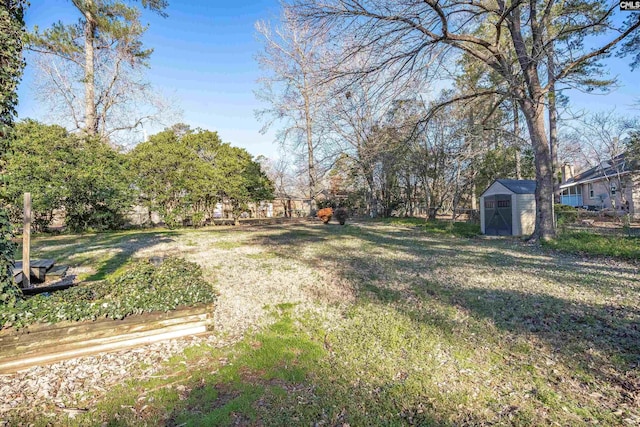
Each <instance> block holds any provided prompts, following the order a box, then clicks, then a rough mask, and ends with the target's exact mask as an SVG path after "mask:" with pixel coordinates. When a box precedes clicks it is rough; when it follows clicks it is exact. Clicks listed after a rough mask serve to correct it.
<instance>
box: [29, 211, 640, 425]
mask: <svg viewBox="0 0 640 427" xmlns="http://www.w3.org/2000/svg"><path fill="white" fill-rule="evenodd" d="M32 253H34V256H38V257H52V258H57V259H58V260H59V261H60V262H61V263H68V264H71V265H72V266H73V267H74V269H75V270H74V271H75V272H76V273H77V274H79V275H81V276H82V277H84V278H86V279H97V278H102V277H104V276H105V275H106V274H109V273H111V272H114V271H117V270H118V269H119V268H120V267H121V266H122V265H123V263H124V262H126V261H127V260H128V259H129V258H132V257H133V258H144V257H149V256H152V255H157V254H160V255H163V254H180V255H181V256H183V257H185V258H187V259H189V260H191V261H194V262H197V263H198V264H200V265H201V266H202V267H203V269H204V271H205V276H207V277H209V278H210V279H211V280H213V281H215V283H216V288H217V290H218V291H219V292H220V296H219V298H218V301H217V305H218V306H217V311H216V319H215V322H216V333H218V334H242V336H243V337H244V338H243V339H242V340H241V341H240V342H239V343H237V344H235V345H233V346H230V347H226V348H221V349H220V348H218V349H214V348H210V347H207V346H198V347H192V348H190V349H188V351H186V352H185V353H184V354H183V355H180V356H176V357H174V358H173V359H172V360H169V361H168V362H166V366H164V368H163V370H162V372H161V373H160V374H156V375H154V376H153V377H152V378H151V377H150V378H144V377H136V376H135V375H132V376H131V377H132V379H131V380H130V381H129V382H128V383H127V384H124V385H122V386H121V387H119V388H115V389H110V390H106V391H105V392H104V394H102V395H99V396H96V395H93V396H87V397H84V398H79V399H80V400H79V401H78V402H76V404H77V405H78V406H85V407H88V408H89V412H88V413H85V414H81V415H78V416H77V417H76V418H74V419H69V418H68V417H67V416H66V415H65V414H60V413H58V414H57V415H55V416H57V417H60V418H53V419H52V418H51V416H50V415H49V416H47V415H46V414H44V412H46V409H43V413H42V414H39V413H38V412H33V413H31V414H30V415H29V416H28V418H25V417H22V418H20V417H18V418H16V419H20V420H21V421H25V420H26V421H28V422H34V423H35V425H47V424H51V423H52V422H53V424H59V423H65V424H70V425H101V424H103V425H114V426H115V425H172V426H176V425H181V426H183V425H184V426H191V425H194V426H198V425H207V426H208V425H269V426H270V425H283V426H290V425H314V424H315V425H351V426H367V425H437V426H454V425H474V426H475V425H489V424H491V425H496V424H497V425H530V426H537V425H562V426H565V425H585V424H599V425H621V426H629V425H639V424H640V409H639V408H640V278H639V275H638V266H637V265H634V264H631V263H627V262H626V261H623V260H619V261H617V260H612V259H584V258H582V257H580V256H579V255H571V254H564V253H556V252H553V253H550V252H548V251H546V250H541V249H539V248H537V247H534V246H530V245H526V244H524V243H522V242H519V241H515V240H498V239H491V240H489V239H475V238H464V237H457V236H455V233H450V232H439V231H438V230H430V229H429V228H425V227H416V225H415V224H397V223H396V224H390V223H384V222H365V223H362V224H351V225H349V224H348V225H347V226H344V227H341V226H339V225H335V224H330V225H328V226H323V225H322V224H319V223H305V224H295V225H285V226H282V225H280V226H269V227H259V228H258V227H256V228H242V229H222V228H212V229H203V230H195V231H194V230H189V231H149V232H126V233H110V234H98V235H86V236H55V237H43V238H37V239H35V242H34V245H33V250H32ZM83 399H84V400H83ZM17 415H20V414H17Z"/></svg>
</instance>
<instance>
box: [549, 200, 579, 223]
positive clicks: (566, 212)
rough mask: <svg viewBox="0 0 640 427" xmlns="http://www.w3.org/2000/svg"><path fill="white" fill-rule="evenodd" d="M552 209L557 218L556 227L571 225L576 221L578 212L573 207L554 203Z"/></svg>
mask: <svg viewBox="0 0 640 427" xmlns="http://www.w3.org/2000/svg"><path fill="white" fill-rule="evenodd" d="M553 209H554V211H555V213H556V216H557V218H558V225H563V224H572V223H574V222H576V221H577V220H578V211H577V210H576V208H574V207H573V206H567V205H561V204H559V203H556V204H555V205H553Z"/></svg>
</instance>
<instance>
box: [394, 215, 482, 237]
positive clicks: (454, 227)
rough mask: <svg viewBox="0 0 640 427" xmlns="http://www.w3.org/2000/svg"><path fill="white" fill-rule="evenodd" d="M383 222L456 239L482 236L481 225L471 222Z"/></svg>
mask: <svg viewBox="0 0 640 427" xmlns="http://www.w3.org/2000/svg"><path fill="white" fill-rule="evenodd" d="M382 221H384V222H385V223H388V224H392V225H399V226H415V227H421V228H423V229H424V230H425V231H427V232H430V233H436V234H443V235H449V236H456V237H475V236H478V235H480V225H478V224H473V223H469V222H454V221H443V220H429V221H427V220H425V219H423V218H385V219H383V220H382Z"/></svg>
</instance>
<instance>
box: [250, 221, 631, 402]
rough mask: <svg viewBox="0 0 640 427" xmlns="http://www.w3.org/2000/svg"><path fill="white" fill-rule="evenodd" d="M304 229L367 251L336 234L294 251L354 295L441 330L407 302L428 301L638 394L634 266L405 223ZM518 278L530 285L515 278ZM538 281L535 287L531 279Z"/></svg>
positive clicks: (292, 240)
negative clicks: (347, 284)
mask: <svg viewBox="0 0 640 427" xmlns="http://www.w3.org/2000/svg"><path fill="white" fill-rule="evenodd" d="M310 233H315V234H317V235H318V238H319V240H318V242H320V243H319V244H320V245H325V243H326V242H327V241H328V242H331V241H332V239H335V238H336V237H335V236H331V234H334V233H342V234H343V235H344V236H349V237H350V238H357V239H360V240H361V241H362V243H363V245H364V246H365V247H367V248H370V250H371V252H370V253H369V254H367V253H365V252H364V251H361V250H358V249H357V248H355V249H349V248H344V249H343V250H338V251H337V250H335V249H336V248H339V247H340V240H339V238H338V239H337V240H334V244H333V246H332V248H327V250H318V251H317V253H316V255H315V257H309V256H306V257H304V258H302V257H299V261H301V262H305V263H307V264H309V265H311V266H317V265H320V264H322V263H325V265H331V266H332V268H333V269H334V272H335V273H336V274H338V275H340V276H341V277H344V278H347V279H349V280H350V281H351V282H353V283H354V284H355V285H356V286H357V288H358V293H359V298H360V300H364V301H373V302H375V303H379V304H394V307H395V308H397V309H399V310H401V311H403V312H404V313H405V314H407V315H410V316H412V317H414V318H419V319H420V320H421V321H422V322H425V323H430V322H432V323H433V324H435V325H436V326H440V327H446V325H447V322H446V319H435V318H433V317H432V316H433V313H430V312H426V313H421V312H420V310H419V309H418V308H417V307H416V305H415V304H414V302H415V301H416V299H418V300H422V301H425V300H429V299H437V300H438V301H440V302H442V303H444V304H447V305H449V306H451V307H454V308H456V309H457V310H462V311H464V312H468V313H470V314H471V315H472V316H473V317H475V318H477V319H482V318H485V319H489V320H491V321H492V322H493V324H495V326H496V327H497V328H498V329H501V330H504V331H507V332H509V333H512V334H516V335H520V336H523V337H528V336H534V337H537V338H538V339H540V340H542V341H543V342H545V343H546V344H547V345H549V346H550V347H551V348H552V349H553V351H554V352H556V353H557V354H558V355H560V357H561V359H562V362H563V363H564V364H565V366H568V367H570V368H575V369H576V370H577V371H583V372H587V373H589V374H591V375H593V376H594V377H597V378H599V379H601V380H603V381H606V382H609V383H612V384H616V385H618V386H620V387H621V389H622V390H624V392H626V393H629V396H630V397H629V398H630V399H634V398H635V399H637V398H638V393H640V374H639V372H638V366H640V310H639V308H638V305H637V298H638V293H640V279H638V276H637V275H636V273H637V267H635V266H633V265H630V264H626V263H624V262H615V263H610V264H608V265H607V264H606V263H605V262H604V261H599V260H597V259H596V260H593V259H591V260H589V259H584V258H582V257H577V256H573V255H567V254H559V253H553V252H551V253H549V252H546V251H541V250H540V249H538V248H535V247H529V246H527V245H523V244H521V243H519V242H513V241H495V240H494V241H487V240H480V239H452V238H446V237H441V236H432V235H428V234H425V233H420V232H417V231H414V230H411V229H408V230H398V229H387V228H379V229H374V230H372V229H371V228H369V227H351V228H350V229H349V228H345V229H344V230H342V231H340V230H323V229H319V230H318V229H315V230H312V231H310ZM256 238H257V240H258V241H259V242H261V243H263V244H267V245H270V244H272V243H273V241H274V240H273V239H274V238H273V237H271V236H257V237H256ZM276 239H277V242H278V245H277V246H271V247H272V249H273V250H276V251H278V253H280V254H282V255H284V254H286V255H287V256H294V257H295V256H296V254H298V253H299V252H300V251H299V247H300V246H302V245H308V244H313V243H314V242H313V240H309V239H305V240H297V239H296V237H295V235H293V234H290V233H289V232H288V231H283V233H282V234H280V235H278V236H277V237H276ZM310 239H312V238H310ZM316 244H318V243H316ZM376 248H378V249H380V251H378V252H376ZM387 250H388V251H390V252H385V251H387ZM385 254H387V255H385ZM388 255H391V256H388ZM320 260H321V261H320ZM468 269H471V270H468ZM469 271H471V273H472V274H471V275H469V274H470V273H469ZM465 274H466V275H465ZM505 275H506V276H505ZM525 277H526V279H527V282H526V283H531V284H532V286H531V288H530V289H528V288H526V287H523V286H522V285H521V284H520V283H519V281H520V279H522V278H525ZM487 281H488V282H489V283H490V284H492V286H491V287H488V286H487ZM543 282H544V286H542V285H541V286H540V287H537V286H536V285H535V283H540V284H542V283H543ZM453 325H454V323H452V326H451V327H452V328H453ZM624 392H623V393H624ZM633 396H635V397H633Z"/></svg>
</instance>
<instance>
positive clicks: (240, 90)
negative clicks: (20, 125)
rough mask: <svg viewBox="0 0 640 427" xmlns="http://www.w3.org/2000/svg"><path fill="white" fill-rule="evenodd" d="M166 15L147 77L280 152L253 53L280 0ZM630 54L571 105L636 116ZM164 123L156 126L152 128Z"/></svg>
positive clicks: (231, 133) (71, 14)
mask: <svg viewBox="0 0 640 427" xmlns="http://www.w3.org/2000/svg"><path fill="white" fill-rule="evenodd" d="M169 3H170V4H169V8H168V9H167V13H168V14H169V16H168V17H167V18H162V17H159V16H157V15H155V14H152V13H149V12H145V13H144V15H143V22H148V23H149V24H150V27H149V30H148V31H147V33H146V35H145V39H144V41H145V44H146V47H150V48H153V49H154V53H153V55H152V57H151V61H150V65H151V67H150V69H149V70H147V76H148V79H149V81H150V82H151V83H152V84H153V85H154V86H155V87H156V88H158V89H160V90H161V91H162V93H164V94H165V95H167V96H168V97H169V98H171V99H173V100H175V101H176V103H177V105H178V107H179V109H180V110H181V111H182V113H183V114H182V121H183V122H185V123H187V124H189V125H191V126H192V127H202V128H205V129H209V130H214V131H218V133H219V134H220V136H221V137H222V139H223V140H224V141H227V142H231V143H232V144H234V145H237V146H240V147H243V148H246V149H247V150H248V151H249V152H250V153H251V154H253V155H255V156H257V155H260V154H262V155H266V156H268V157H277V151H278V146H277V144H276V143H275V142H274V138H275V136H274V135H275V132H273V131H270V132H269V133H267V134H266V135H262V134H260V132H259V130H260V128H261V124H260V123H259V122H258V121H257V120H256V119H255V116H254V111H255V110H256V109H257V108H260V107H261V105H260V104H259V103H258V102H257V100H256V99H255V96H254V94H253V91H254V90H255V89H256V88H257V83H256V80H257V79H258V77H259V73H260V70H259V69H258V65H257V63H256V62H255V60H254V56H255V54H256V53H257V52H258V51H259V49H260V43H259V42H258V41H257V40H256V37H255V30H254V23H255V22H256V21H257V20H261V19H273V18H275V17H277V15H278V9H279V5H278V1H277V0H234V1H216V0H211V1H203V0H192V1H189V0H169ZM76 19H77V15H76V12H75V10H74V8H73V7H72V6H71V2H70V1H69V0H47V1H44V0H32V1H31V7H30V8H29V9H28V11H27V15H26V22H27V26H28V27H29V28H31V27H33V26H34V25H38V26H40V27H41V28H45V27H47V26H49V25H50V24H51V23H53V22H55V21H57V20H62V21H63V22H72V21H74V20H76ZM628 62H629V61H628V60H627V59H623V60H620V59H616V58H611V59H610V60H608V63H609V70H610V75H612V76H618V77H619V82H620V87H619V88H618V89H616V90H615V91H614V92H613V93H612V94H609V95H606V96H604V95H590V94H581V93H577V92H575V91H574V92H572V93H570V94H569V95H570V98H571V102H572V109H573V110H589V111H603V110H609V109H611V108H613V107H615V108H616V110H617V111H619V112H620V113H621V114H625V115H638V113H640V111H639V110H638V107H637V105H635V106H634V103H636V102H637V101H638V100H639V99H640V81H639V79H638V73H637V72H633V73H632V72H631V71H630V70H629V67H628ZM33 78H34V75H33V72H32V69H31V68H30V67H29V65H27V68H26V70H25V75H24V78H23V81H22V84H21V86H20V89H19V96H20V104H19V107H18V115H19V117H20V118H26V117H31V118H35V119H44V118H45V117H46V111H45V110H44V109H43V107H42V106H40V105H38V104H37V102H36V101H34V100H33V99H32V98H33V93H32V87H33ZM158 130H160V129H158V128H155V129H150V130H149V133H154V132H155V131H158Z"/></svg>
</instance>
